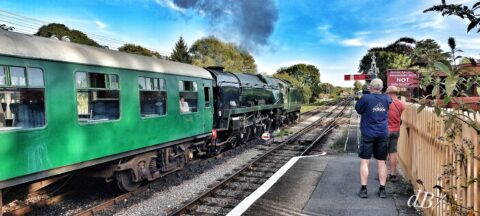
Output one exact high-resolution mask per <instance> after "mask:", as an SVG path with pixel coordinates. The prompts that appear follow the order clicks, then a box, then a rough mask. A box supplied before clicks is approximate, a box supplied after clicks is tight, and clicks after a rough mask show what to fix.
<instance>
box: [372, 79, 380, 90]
mask: <svg viewBox="0 0 480 216" xmlns="http://www.w3.org/2000/svg"><path fill="white" fill-rule="evenodd" d="M382 88H383V81H382V80H381V79H378V78H377V79H373V80H372V81H371V82H370V89H371V90H376V91H381V90H382Z"/></svg>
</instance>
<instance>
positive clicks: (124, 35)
mask: <svg viewBox="0 0 480 216" xmlns="http://www.w3.org/2000/svg"><path fill="white" fill-rule="evenodd" d="M245 1H256V0H245ZM473 1H474V0H457V1H454V0H450V1H447V2H448V3H465V4H467V5H472V2H473ZM273 2H274V6H276V8H277V9H278V19H276V21H275V22H274V25H273V31H272V33H271V34H270V35H267V36H268V37H267V41H268V43H267V44H258V46H256V47H253V48H250V51H251V53H252V54H253V56H254V57H255V60H256V62H257V65H258V69H259V71H260V72H266V73H268V74H273V73H274V72H275V71H276V70H277V69H278V68H280V67H285V66H289V65H292V64H295V63H309V64H313V65H316V66H317V67H318V68H319V69H320V73H321V81H322V82H330V83H333V84H335V85H341V86H352V83H351V82H344V81H343V75H344V74H350V73H354V72H356V71H357V68H358V62H359V61H360V58H361V57H362V56H363V55H364V54H365V53H366V51H367V50H368V48H370V47H374V46H382V45H387V44H389V43H391V42H393V41H395V40H396V39H398V38H400V37H403V36H409V37H414V38H416V39H425V38H432V39H435V40H436V41H437V42H439V43H440V45H441V46H442V48H444V49H446V48H447V39H448V37H451V36H453V37H455V38H456V39H457V46H458V47H459V48H461V49H463V50H464V51H465V53H464V55H465V56H472V57H476V58H480V34H479V33H475V32H474V31H472V32H470V33H468V34H467V33H466V26H467V22H466V21H464V20H461V19H460V18H456V17H442V16H441V15H439V14H436V13H427V14H423V13H422V11H423V10H424V9H426V8H428V7H429V6H431V5H433V4H437V3H439V2H440V0H422V1H418V0H335V1H327V0H317V1H314V0H295V1H287V0H273ZM0 8H1V10H4V11H8V12H12V13H15V14H19V15H23V16H27V17H32V18H35V19H38V20H42V21H45V22H59V23H64V24H66V25H67V26H68V27H70V28H74V29H78V30H81V31H84V32H87V33H89V34H90V35H92V37H93V38H94V39H96V40H97V41H99V42H101V43H103V44H106V45H108V46H110V47H112V48H116V47H118V46H119V45H121V43H123V42H130V43H136V44H140V45H142V46H145V47H148V48H151V49H154V50H158V51H160V53H162V54H164V55H168V54H169V53H170V52H171V50H172V48H173V44H174V43H175V42H176V41H177V40H178V37H179V36H180V35H182V36H183V37H184V38H185V40H186V41H187V43H188V44H192V43H193V42H194V41H195V40H196V39H199V38H201V37H205V36H208V35H215V36H217V37H219V38H221V39H223V40H226V41H229V42H234V43H241V41H242V40H241V38H240V37H239V34H238V31H237V29H235V28H236V26H235V25H228V24H225V23H224V24H217V23H218V22H217V21H218V20H214V21H212V19H211V17H209V16H208V15H206V14H205V13H204V12H203V11H201V10H200V11H199V10H196V11H195V10H192V9H186V8H181V7H179V6H178V5H176V4H175V3H174V2H173V0H137V1H129V0H97V1H93V0H92V1H81V0H76V1H75V0H63V1H35V0H3V1H0ZM225 14H226V15H225V17H226V18H227V19H228V16H231V17H235V16H237V14H235V12H233V13H232V12H231V11H228V10H226V11H225ZM5 19H7V18H6V17H5V16H0V22H1V21H2V20H5ZM259 22H261V21H259ZM35 25H40V24H39V23H38V22H32V23H30V24H27V25H25V24H24V25H23V26H18V27H17V30H19V31H23V32H26V33H31V32H33V31H34V27H35Z"/></svg>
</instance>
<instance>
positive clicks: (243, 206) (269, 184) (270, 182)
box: [227, 157, 302, 216]
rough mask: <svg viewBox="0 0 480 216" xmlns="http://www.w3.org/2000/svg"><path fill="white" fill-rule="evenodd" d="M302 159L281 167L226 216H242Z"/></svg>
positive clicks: (292, 160)
mask: <svg viewBox="0 0 480 216" xmlns="http://www.w3.org/2000/svg"><path fill="white" fill-rule="evenodd" d="M300 158H302V157H294V158H292V159H290V160H289V161H288V162H287V163H286V164H285V165H283V166H282V168H280V169H279V170H278V171H277V172H276V173H275V174H273V175H272V176H271V177H270V178H269V179H268V180H267V181H266V182H265V183H263V184H262V186H260V187H259V188H258V189H257V190H255V191H254V192H253V193H252V194H250V196H248V197H247V198H245V199H244V200H243V201H242V202H240V204H238V205H237V206H236V207H235V208H234V209H232V211H230V212H229V213H228V214H227V216H236V215H242V214H243V213H244V212H245V211H246V210H247V209H248V208H250V206H251V205H252V204H253V203H255V201H257V199H258V198H260V197H261V196H263V194H265V193H266V192H267V191H268V190H269V189H270V188H271V187H272V186H273V185H274V184H275V183H276V182H277V181H278V180H279V179H280V178H281V177H282V176H283V175H284V174H285V173H286V172H287V171H288V170H289V169H290V168H291V167H292V166H293V165H294V164H295V163H296V162H297V161H298V159H300Z"/></svg>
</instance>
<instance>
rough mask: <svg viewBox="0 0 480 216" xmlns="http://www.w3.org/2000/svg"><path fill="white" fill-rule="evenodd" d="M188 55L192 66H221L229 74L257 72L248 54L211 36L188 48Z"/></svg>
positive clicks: (253, 60) (253, 61)
mask: <svg viewBox="0 0 480 216" xmlns="http://www.w3.org/2000/svg"><path fill="white" fill-rule="evenodd" d="M190 54H192V64H194V65H197V66H200V67H208V66H222V67H224V68H225V70H227V71H231V72H244V73H256V72H257V65H256V64H255V59H254V58H253V57H252V55H250V53H249V52H247V51H245V50H242V49H240V48H239V47H237V46H236V45H235V44H232V43H225V42H222V41H220V40H219V39H218V38H216V37H213V36H209V37H206V38H202V39H199V40H197V41H195V42H194V43H193V45H192V46H191V47H190Z"/></svg>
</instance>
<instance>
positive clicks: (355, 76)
mask: <svg viewBox="0 0 480 216" xmlns="http://www.w3.org/2000/svg"><path fill="white" fill-rule="evenodd" d="M369 79H370V75H369V74H353V75H351V74H345V76H344V80H345V81H349V80H369Z"/></svg>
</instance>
